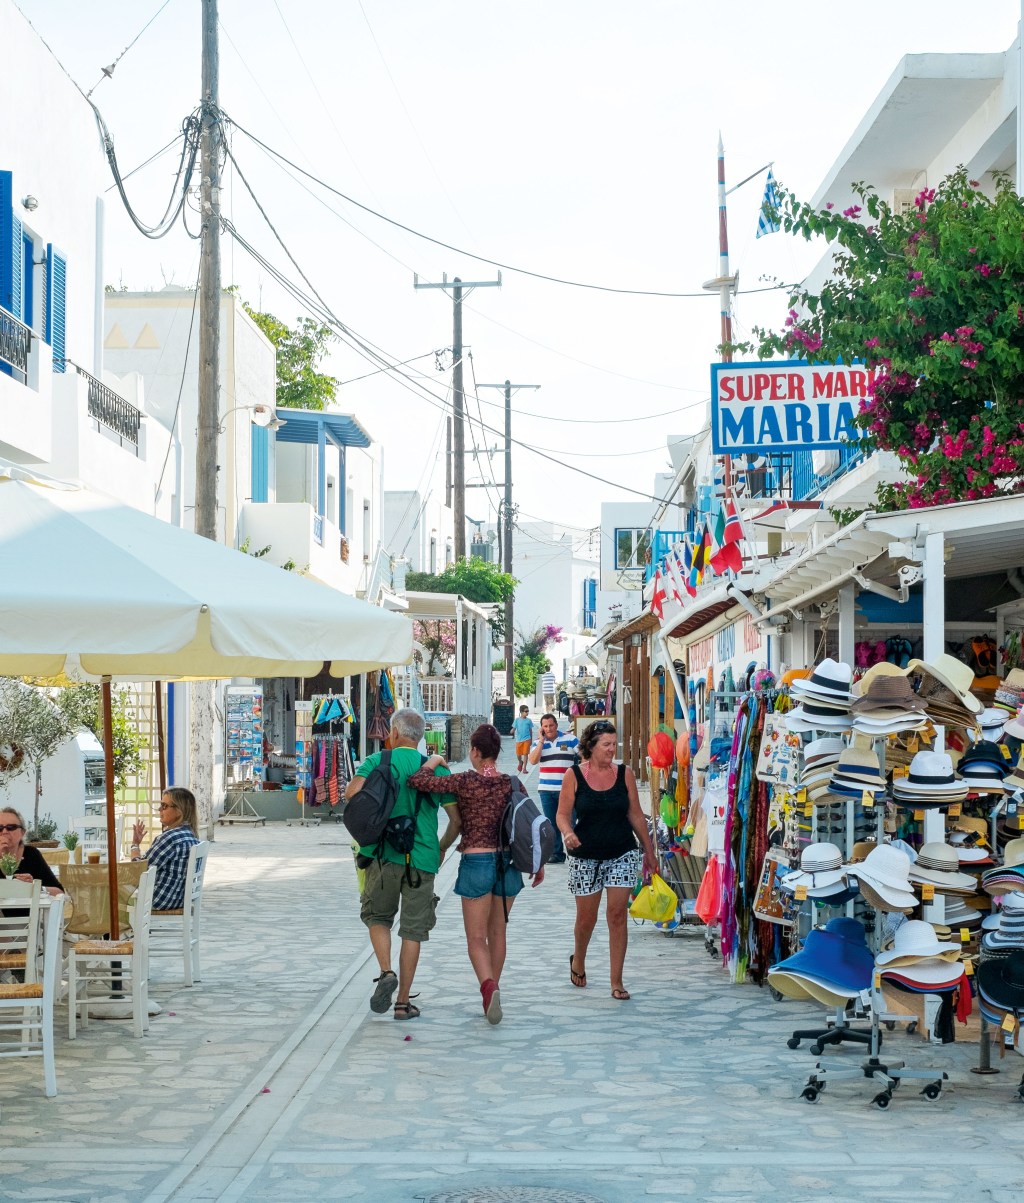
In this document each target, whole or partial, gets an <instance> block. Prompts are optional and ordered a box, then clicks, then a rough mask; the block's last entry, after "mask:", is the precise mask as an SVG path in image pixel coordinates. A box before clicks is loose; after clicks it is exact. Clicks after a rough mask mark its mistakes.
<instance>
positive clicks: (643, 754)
mask: <svg viewBox="0 0 1024 1203" xmlns="http://www.w3.org/2000/svg"><path fill="white" fill-rule="evenodd" d="M637 675H638V678H639V680H638V681H637V688H638V689H639V691H640V747H639V757H640V774H641V775H640V776H639V777H638V780H641V781H646V780H647V741H648V739H650V737H651V687H650V683H651V656H650V650H649V648H648V643H647V638H646V636H645V637H644V640H643V642H642V643H641V644H640V664H639V671H638V674H637Z"/></svg>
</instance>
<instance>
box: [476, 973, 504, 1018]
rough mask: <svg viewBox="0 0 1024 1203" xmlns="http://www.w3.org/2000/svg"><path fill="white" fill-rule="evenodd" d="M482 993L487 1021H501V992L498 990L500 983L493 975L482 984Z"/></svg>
mask: <svg viewBox="0 0 1024 1203" xmlns="http://www.w3.org/2000/svg"><path fill="white" fill-rule="evenodd" d="M480 993H481V994H482V995H483V1002H484V1014H485V1015H486V1016H487V1022H488V1023H490V1024H498V1023H501V993H500V991H499V990H498V983H497V982H496V981H495V980H494V978H493V977H489V978H488V979H487V981H486V982H484V983H483V984H482V985H481V987H480Z"/></svg>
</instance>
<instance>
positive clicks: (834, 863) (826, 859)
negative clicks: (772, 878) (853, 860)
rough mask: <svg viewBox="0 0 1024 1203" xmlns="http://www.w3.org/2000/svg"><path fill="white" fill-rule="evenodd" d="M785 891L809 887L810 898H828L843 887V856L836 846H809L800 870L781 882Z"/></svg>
mask: <svg viewBox="0 0 1024 1203" xmlns="http://www.w3.org/2000/svg"><path fill="white" fill-rule="evenodd" d="M779 885H780V887H781V888H782V889H784V890H796V888H797V887H798V886H806V887H807V896H808V898H827V897H828V896H829V895H830V894H835V893H836V892H837V889H841V888H842V886H843V854H842V853H841V852H840V851H839V849H838V848H837V847H836V845H835V844H808V845H807V847H806V848H805V849H804V850H803V852H802V853H801V854H800V868H799V869H797V870H796V871H795V872H793V873H787V874H786V875H785V877H783V878H781V879H780V880H779Z"/></svg>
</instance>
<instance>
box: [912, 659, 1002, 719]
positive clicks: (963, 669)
mask: <svg viewBox="0 0 1024 1203" xmlns="http://www.w3.org/2000/svg"><path fill="white" fill-rule="evenodd" d="M907 671H908V672H919V673H923V674H925V675H926V676H930V677H932V678H934V679H935V680H936V681H938V682H939V683H940V684H941V685H944V686H945V687H946V688H947V689H948V690H950V691H951V692H952V693H954V694H956V696H957V697H958V698H959V699H960V701H961V702H962V703H963V704H964V706H966V707H967V709H968V710H970V711H971V712H972V714H980V713H981V711H982V710H983V709H984V707H983V706H982V704H981V702H979V701H978V699H977V698H976V697H975V696H974V694H972V693H971V686H972V685H973V684H974V673H973V672H972V670H971V667H970V665H968V664H964V662H963V661H962V660H958V659H957V658H956V657H955V656H949V655H947V654H946V653H945V652H943V653H942V654H941V655H939V656H936V657H935V659H934V660H933V661H932V663H930V664H926V663H925V661H924V660H911V661H910V663H909V664H908V665H907Z"/></svg>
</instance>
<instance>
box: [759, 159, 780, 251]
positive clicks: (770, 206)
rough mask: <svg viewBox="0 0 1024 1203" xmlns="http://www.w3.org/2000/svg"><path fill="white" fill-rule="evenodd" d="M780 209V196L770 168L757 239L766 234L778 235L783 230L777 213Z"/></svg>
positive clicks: (765, 185)
mask: <svg viewBox="0 0 1024 1203" xmlns="http://www.w3.org/2000/svg"><path fill="white" fill-rule="evenodd" d="M778 207H779V194H778V192H776V191H775V176H774V175H772V169H771V168H770V167H769V168H768V179H767V180H765V184H764V199H763V200H762V201H761V212H760V213H759V214H758V217H757V237H758V238H760V237H761V236H762V235H764V234H777V233H778V232H779V230H780V229H781V228H782V227H781V226H780V225H779V222H778V218H777V216H776V212H777V210H778Z"/></svg>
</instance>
